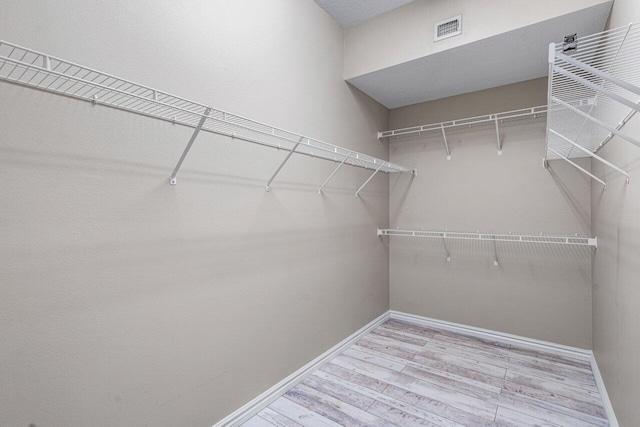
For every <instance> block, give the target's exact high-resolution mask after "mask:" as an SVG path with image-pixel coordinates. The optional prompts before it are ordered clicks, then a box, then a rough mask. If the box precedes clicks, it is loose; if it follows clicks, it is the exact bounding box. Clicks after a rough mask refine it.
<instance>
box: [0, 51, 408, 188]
mask: <svg viewBox="0 0 640 427" xmlns="http://www.w3.org/2000/svg"><path fill="white" fill-rule="evenodd" d="M0 81H7V82H11V83H15V84H19V85H22V86H27V87H31V88H36V89H40V90H44V91H48V92H53V93H56V94H59V95H64V96H68V97H72V98H76V99H81V100H84V101H90V102H93V103H95V104H100V105H105V106H109V107H113V108H117V109H120V110H124V111H129V112H134V113H137V114H142V115H144V116H148V117H153V118H156V119H160V120H164V121H168V122H171V123H174V124H180V125H184V126H188V127H191V128H194V129H195V132H194V136H193V137H192V140H191V141H189V145H188V146H187V150H185V153H184V154H183V157H182V158H181V159H180V162H179V163H178V166H177V168H176V170H175V171H174V174H172V183H175V172H177V169H179V167H180V165H181V163H182V160H184V155H186V152H187V151H188V148H190V144H192V143H193V139H195V136H196V135H197V133H198V132H199V131H200V130H202V131H206V132H211V133H215V134H220V135H225V136H229V137H232V138H237V139H241V140H244V141H248V142H252V143H255V144H260V145H264V146H268V147H272V148H277V149H283V150H288V151H290V153H289V154H292V153H295V154H302V155H306V156H311V157H317V158H320V159H324V160H330V161H334V162H338V163H339V164H340V166H342V165H344V164H347V165H350V166H355V167H359V168H365V169H370V170H374V171H376V172H385V173H396V172H397V173H415V171H414V170H412V169H409V168H406V167H404V166H400V165H397V164H394V163H391V162H388V161H386V160H382V159H378V158H376V157H373V156H369V155H367V154H363V153H359V152H356V151H353V150H350V149H347V148H343V147H339V146H337V145H333V144H329V143H327V142H323V141H320V140H317V139H314V138H310V137H307V136H304V135H300V134H298V133H295V132H290V131H287V130H284V129H280V128H277V127H274V126H271V125H267V124H264V123H261V122H258V121H255V120H251V119H248V118H246V117H242V116H239V115H237V114H232V113H229V112H226V111H222V110H219V109H216V108H211V107H209V106H207V105H205V104H201V103H198V102H195V101H191V100H189V99H186V98H181V97H179V96H175V95H171V94H169V93H166V92H163V91H160V90H157V89H153V88H151V87H148V86H144V85H141V84H138V83H134V82H131V81H129V80H126V79H122V78H120V77H116V76H113V75H111V74H107V73H104V72H102V71H97V70H94V69H92V68H89V67H85V66H83V65H78V64H75V63H73V62H70V61H67V60H64V59H60V58H56V57H53V56H51V55H47V54H44V53H40V52H37V51H34V50H32V49H28V48H25V47H21V46H18V45H15V44H13V43H8V42H6V41H2V40H0ZM288 158H289V156H288V157H287V160H288ZM283 164H284V163H283ZM282 166H283V165H281V167H282ZM281 167H280V168H281ZM280 168H279V169H278V171H279V170H280ZM336 171H337V170H336ZM334 173H335V172H334ZM332 176H333V174H332ZM274 177H275V175H274ZM272 179H273V178H272ZM367 182H368V181H367ZM325 184H326V183H325ZM323 186H324V185H323ZM268 187H269V186H267V188H268Z"/></svg>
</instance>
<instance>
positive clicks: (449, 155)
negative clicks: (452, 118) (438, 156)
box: [440, 124, 451, 160]
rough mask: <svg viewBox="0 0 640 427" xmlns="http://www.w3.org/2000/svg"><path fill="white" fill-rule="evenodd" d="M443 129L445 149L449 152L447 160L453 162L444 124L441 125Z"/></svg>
mask: <svg viewBox="0 0 640 427" xmlns="http://www.w3.org/2000/svg"><path fill="white" fill-rule="evenodd" d="M440 129H442V138H443V139H444V149H445V150H446V151H447V160H451V152H450V151H449V143H448V142H447V133H446V132H445V130H444V124H441V125H440Z"/></svg>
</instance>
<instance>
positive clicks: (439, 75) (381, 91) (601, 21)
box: [348, 3, 611, 108]
mask: <svg viewBox="0 0 640 427" xmlns="http://www.w3.org/2000/svg"><path fill="white" fill-rule="evenodd" d="M610 8H611V4H610V3H602V4H600V5H597V6H592V7H589V8H586V9H582V10H579V11H577V12H573V13H569V14H566V15H562V16H559V17H557V18H553V19H549V20H547V21H542V22H539V23H536V24H533V25H529V26H526V27H523V28H519V29H517V30H514V31H509V32H507V33H503V34H499V35H497V36H494V37H490V38H487V39H483V40H480V41H477V42H474V43H468V44H465V45H462V46H459V47H456V48H452V49H448V50H445V51H442V52H439V53H436V54H433V55H429V56H425V57H422V58H419V59H416V60H413V61H409V62H405V63H402V64H399V65H396V66H393V67H389V68H384V69H381V70H378V71H374V72H372V73H368V74H364V75H361V76H357V77H354V78H351V79H348V82H349V83H351V84H352V85H354V86H355V87H357V88H358V89H360V90H361V91H363V92H364V93H366V94H367V95H369V96H370V97H372V98H373V99H375V100H376V101H378V102H379V103H381V104H382V105H384V106H385V107H387V108H398V107H403V106H406V105H411V104H417V103H420V102H426V101H432V100H434V99H440V98H446V97H449V96H455V95H460V94H463V93H468V92H475V91H478V90H482V89H488V88H492V87H496V86H502V85H506V84H510V83H516V82H521V81H525V80H530V79H534V78H537V77H543V76H546V75H547V74H548V62H547V61H548V60H547V58H548V51H549V48H548V46H549V43H552V42H561V41H562V39H563V37H564V36H565V35H567V34H572V33H578V36H580V35H588V34H593V33H597V32H600V31H602V30H604V27H605V24H606V22H607V17H608V16H609V11H610Z"/></svg>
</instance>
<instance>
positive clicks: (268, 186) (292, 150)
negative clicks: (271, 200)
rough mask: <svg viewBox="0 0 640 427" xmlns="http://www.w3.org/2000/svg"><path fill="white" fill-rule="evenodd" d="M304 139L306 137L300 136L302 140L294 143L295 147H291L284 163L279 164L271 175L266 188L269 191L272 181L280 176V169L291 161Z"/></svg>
mask: <svg viewBox="0 0 640 427" xmlns="http://www.w3.org/2000/svg"><path fill="white" fill-rule="evenodd" d="M303 139H304V137H302V138H300V141H298V142H297V143H296V145H294V146H293V148H291V150H289V154H287V157H285V158H284V160H283V161H282V163H280V166H278V169H276V171H275V172H274V173H273V175H271V178H270V179H269V181H268V182H267V185H266V190H267V191H271V183H272V182H273V180H274V179H275V178H276V176H278V174H279V173H280V171H281V170H282V168H283V167H284V165H285V163H287V161H289V159H290V158H291V156H293V153H294V152H295V151H296V149H297V148H298V145H300V143H301V142H302V140H303Z"/></svg>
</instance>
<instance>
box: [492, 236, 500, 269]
mask: <svg viewBox="0 0 640 427" xmlns="http://www.w3.org/2000/svg"><path fill="white" fill-rule="evenodd" d="M492 241H493V265H495V266H496V267H500V263H499V262H498V247H497V246H496V241H495V240H492Z"/></svg>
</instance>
